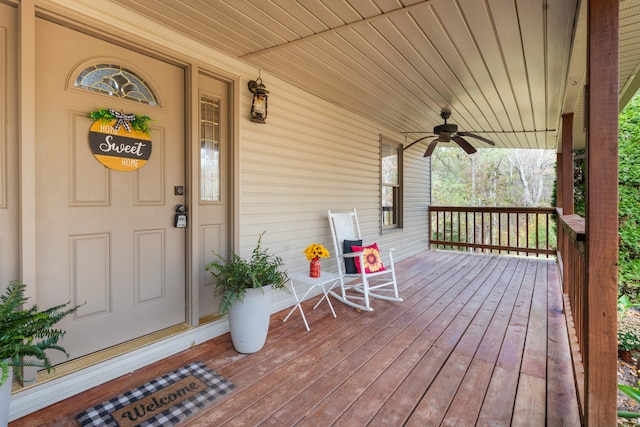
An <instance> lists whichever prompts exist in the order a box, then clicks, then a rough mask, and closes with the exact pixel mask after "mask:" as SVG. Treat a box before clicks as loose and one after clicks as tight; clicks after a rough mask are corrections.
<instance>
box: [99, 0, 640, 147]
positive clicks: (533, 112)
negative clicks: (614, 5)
mask: <svg viewBox="0 0 640 427" xmlns="http://www.w3.org/2000/svg"><path fill="white" fill-rule="evenodd" d="M109 1H111V2H112V3H117V4H118V5H120V6H122V7H124V8H127V9H130V10H131V11H133V12H136V13H139V14H141V15H144V16H146V17H148V18H151V19H153V20H155V21H158V22H159V23H161V24H163V25H166V26H168V27H171V28H173V29H175V30H177V31H179V32H181V33H184V34H186V35H188V36H190V37H192V38H194V39H196V40H198V41H200V42H202V43H205V44H207V45H210V46H212V47H214V48H215V49H217V50H219V51H222V52H224V53H227V54H229V55H232V56H234V57H237V58H240V59H242V60H245V61H247V62H249V63H251V64H253V65H255V66H256V67H258V68H260V69H261V70H262V77H263V80H264V83H265V84H266V86H267V88H268V86H269V81H268V79H269V76H276V77H278V78H281V79H283V80H285V81H287V82H289V83H291V84H293V85H295V86H298V87H300V88H303V89H304V90H306V91H308V92H311V93H313V94H315V95H317V96H319V97H320V98H323V99H325V100H327V101H329V102H331V103H333V104H336V105H339V106H341V107H344V108H345V109H347V110H350V111H353V112H356V113H358V114H361V115H364V116H369V117H372V118H374V119H375V121H376V122H378V123H380V124H381V126H383V127H387V128H389V129H391V130H393V131H396V132H400V133H402V134H403V135H406V142H407V143H410V142H411V141H413V140H415V139H417V138H419V137H421V136H424V134H422V133H420V132H419V131H427V132H429V133H430V132H431V131H432V129H433V127H434V126H435V125H438V124H440V123H441V122H442V119H441V117H440V111H441V110H442V109H447V110H450V111H451V118H450V119H449V122H450V123H456V124H458V126H459V130H461V131H467V132H476V133H482V135H483V136H485V137H488V138H490V139H492V140H494V141H495V142H496V145H497V147H515V148H548V149H555V148H556V147H557V145H558V135H559V134H560V125H561V123H560V122H561V114H563V113H567V112H574V125H575V129H574V136H576V138H577V141H576V145H577V146H580V145H581V144H582V143H583V141H582V140H581V134H582V132H581V127H582V123H583V113H582V109H583V102H582V95H583V85H584V80H585V60H586V29H585V26H586V11H585V9H586V5H585V3H586V1H579V0H553V1H548V0H483V1H481V0H266V1H265V0H199V1H193V0H109ZM620 37H621V39H620V99H621V103H624V102H626V101H627V100H628V99H629V98H630V97H631V96H632V95H633V93H635V91H636V90H637V89H638V87H639V86H640V75H639V76H638V77H636V73H637V71H638V67H639V64H640V48H639V47H638V46H640V44H639V43H638V38H639V37H640V0H621V1H620ZM256 77H257V75H256ZM271 96H273V97H277V96H279V94H277V93H273V94H272V95H271ZM429 141H430V139H427V140H425V142H424V143H423V144H424V146H425V147H426V145H427V144H428V142H429ZM472 142H475V140H472ZM474 145H477V146H483V145H484V144H482V143H478V144H474Z"/></svg>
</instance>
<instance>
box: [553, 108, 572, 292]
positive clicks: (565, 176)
mask: <svg viewBox="0 0 640 427" xmlns="http://www.w3.org/2000/svg"><path fill="white" fill-rule="evenodd" d="M557 173H558V179H557V183H558V184H557V186H558V188H557V204H558V207H560V208H562V214H563V215H573V213H574V195H573V192H574V188H573V113H569V114H563V115H562V153H560V154H558V172H557ZM558 223H559V222H558ZM559 231H560V230H559ZM558 235H559V237H561V239H562V242H559V243H560V245H561V248H562V251H563V252H562V257H563V258H562V268H563V273H562V291H563V292H564V293H567V292H568V291H569V274H571V272H570V271H569V269H570V267H572V266H571V265H569V264H568V263H567V261H568V260H567V259H565V257H566V256H567V248H568V247H569V237H568V236H567V234H566V233H565V232H564V230H561V233H558Z"/></svg>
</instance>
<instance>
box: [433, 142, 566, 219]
mask: <svg viewBox="0 0 640 427" xmlns="http://www.w3.org/2000/svg"><path fill="white" fill-rule="evenodd" d="M555 164H556V156H555V153H554V152H553V150H527V149H479V150H478V152H477V153H474V154H467V153H465V152H464V151H463V150H461V149H460V148H449V147H442V148H437V149H436V150H435V152H434V153H433V155H432V163H431V165H432V177H433V182H432V184H433V188H432V199H433V201H432V203H433V204H434V205H441V206H527V207H528V206H551V200H552V196H551V194H552V190H553V188H554V180H555Z"/></svg>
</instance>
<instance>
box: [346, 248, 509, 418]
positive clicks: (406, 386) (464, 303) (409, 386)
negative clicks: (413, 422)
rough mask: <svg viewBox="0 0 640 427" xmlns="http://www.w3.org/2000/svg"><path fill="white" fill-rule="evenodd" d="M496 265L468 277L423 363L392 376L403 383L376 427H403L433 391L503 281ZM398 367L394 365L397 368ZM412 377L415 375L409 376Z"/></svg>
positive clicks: (382, 409)
mask: <svg viewBox="0 0 640 427" xmlns="http://www.w3.org/2000/svg"><path fill="white" fill-rule="evenodd" d="M493 261H494V263H491V264H487V268H485V269H484V272H482V273H479V274H477V273H476V275H470V276H466V277H465V280H466V281H468V286H467V287H466V288H465V290H464V293H461V294H460V295H459V297H457V298H456V299H455V300H454V301H453V304H451V305H449V306H448V307H447V310H446V311H444V312H443V313H442V315H440V316H439V318H438V323H436V324H435V326H436V328H435V329H434V331H436V332H437V339H436V341H435V342H434V343H433V346H432V347H431V348H429V349H428V350H427V351H426V353H425V352H420V353H419V354H423V355H424V356H423V357H422V358H421V359H420V360H419V362H418V363H417V365H416V366H415V368H413V369H412V370H411V371H409V372H407V374H406V375H404V376H400V375H399V374H398V373H392V374H391V375H392V378H395V379H397V378H402V379H403V381H402V383H401V384H400V385H399V386H398V387H397V389H396V390H395V391H394V392H393V394H392V395H390V396H389V398H388V399H387V400H386V402H384V404H383V405H382V406H381V407H380V409H379V410H378V412H377V413H376V415H375V417H374V418H373V419H372V420H371V422H372V423H373V424H374V425H401V424H403V423H404V422H405V421H406V420H407V418H408V417H409V416H410V415H411V413H412V412H413V411H414V408H415V407H416V405H417V404H418V403H419V402H420V400H421V399H422V397H423V395H424V394H425V390H427V389H428V388H429V387H430V384H431V383H432V381H433V380H434V378H435V377H436V376H437V374H438V373H439V372H440V370H441V367H442V366H443V365H444V363H445V362H446V360H447V359H448V358H449V357H450V355H451V352H452V351H453V349H454V348H455V345H456V344H457V342H458V341H459V339H460V337H461V336H462V335H463V333H464V331H465V330H466V328H467V327H468V325H469V324H470V323H471V320H472V319H473V317H474V316H475V315H476V313H477V311H478V310H479V308H480V306H481V304H482V302H483V301H484V299H485V298H486V295H488V293H489V292H490V291H491V289H493V286H494V285H495V282H496V281H497V280H498V279H499V274H498V275H493V276H492V274H491V273H492V272H494V271H495V270H493V269H494V268H495V266H496V265H497V264H498V263H499V260H497V259H493ZM495 261H498V262H495ZM490 269H491V270H490ZM488 279H490V280H488ZM485 281H487V282H488V285H487V286H483V284H484V283H485ZM395 366H396V365H395V364H394V368H395ZM409 374H411V375H410V376H409ZM382 378H383V377H381V378H379V379H378V381H377V383H378V384H381V385H384V382H382ZM359 402H364V404H370V403H369V399H368V397H367V395H366V394H364V395H363V396H361V398H360V399H359ZM345 415H347V414H345Z"/></svg>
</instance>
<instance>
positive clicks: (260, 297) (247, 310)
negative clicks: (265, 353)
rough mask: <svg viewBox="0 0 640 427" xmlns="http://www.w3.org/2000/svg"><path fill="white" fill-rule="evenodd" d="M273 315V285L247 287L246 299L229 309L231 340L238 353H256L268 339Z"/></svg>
mask: <svg viewBox="0 0 640 427" xmlns="http://www.w3.org/2000/svg"><path fill="white" fill-rule="evenodd" d="M270 316H271V285H268V286H264V287H262V289H247V290H246V291H245V294H244V300H242V301H239V302H236V303H234V304H233V305H232V306H231V308H230V309H229V330H230V331H231V341H232V342H233V346H234V347H235V349H236V351H237V352H238V353H255V352H256V351H258V350H260V349H261V348H262V347H263V346H264V343H265V341H266V340H267V333H268V332H269V318H270Z"/></svg>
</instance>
